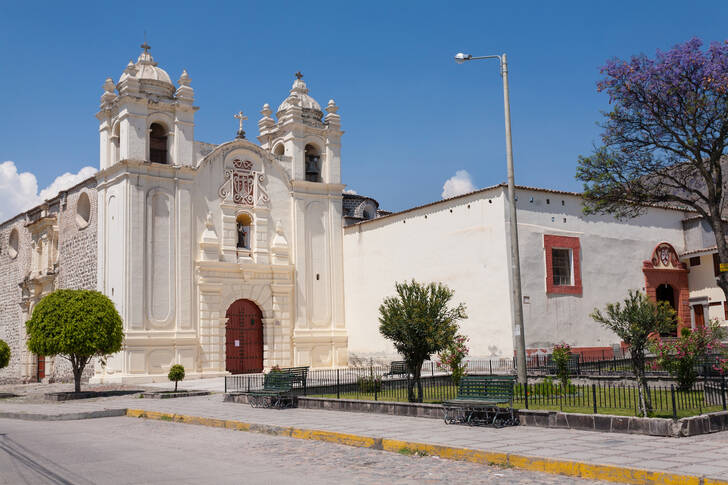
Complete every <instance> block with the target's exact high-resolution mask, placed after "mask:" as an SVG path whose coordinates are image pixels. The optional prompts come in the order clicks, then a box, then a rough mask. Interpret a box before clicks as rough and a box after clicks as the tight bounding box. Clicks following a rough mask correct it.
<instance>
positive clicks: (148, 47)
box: [139, 35, 152, 54]
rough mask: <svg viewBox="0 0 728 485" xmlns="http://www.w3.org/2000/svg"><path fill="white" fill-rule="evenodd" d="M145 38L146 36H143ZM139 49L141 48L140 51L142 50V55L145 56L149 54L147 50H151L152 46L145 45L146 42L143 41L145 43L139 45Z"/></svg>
mask: <svg viewBox="0 0 728 485" xmlns="http://www.w3.org/2000/svg"><path fill="white" fill-rule="evenodd" d="M145 37H146V35H145ZM139 47H141V48H142V49H144V53H145V54H149V49H151V48H152V46H150V45H149V44H147V41H146V40H145V41H144V43H143V44H142V45H140V46H139Z"/></svg>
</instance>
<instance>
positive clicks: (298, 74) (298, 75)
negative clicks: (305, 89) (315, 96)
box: [296, 71, 303, 79]
mask: <svg viewBox="0 0 728 485" xmlns="http://www.w3.org/2000/svg"><path fill="white" fill-rule="evenodd" d="M302 77H303V74H301V71H298V72H297V73H296V79H301V78H302Z"/></svg>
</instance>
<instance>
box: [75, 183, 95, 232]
mask: <svg viewBox="0 0 728 485" xmlns="http://www.w3.org/2000/svg"><path fill="white" fill-rule="evenodd" d="M89 222H91V201H90V200H89V198H88V194H87V193H86V192H83V193H82V194H81V195H80V196H79V197H78V201H77V202H76V224H77V225H78V227H79V228H80V229H83V228H84V227H86V226H88V223H89Z"/></svg>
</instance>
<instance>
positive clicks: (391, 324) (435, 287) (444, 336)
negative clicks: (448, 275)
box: [379, 280, 467, 402]
mask: <svg viewBox="0 0 728 485" xmlns="http://www.w3.org/2000/svg"><path fill="white" fill-rule="evenodd" d="M395 288H396V290H397V295H396V296H390V297H387V298H385V299H384V302H383V303H382V304H381V305H380V306H379V332H380V333H381V334H382V335H383V336H384V337H385V338H387V339H389V340H391V341H392V342H393V343H394V347H395V348H396V349H397V352H399V353H400V354H401V355H402V357H403V358H404V360H405V362H406V363H407V371H408V376H407V396H408V399H409V401H410V402H422V397H423V396H422V382H421V381H420V375H421V372H422V363H423V362H424V361H425V359H426V358H428V357H429V356H430V355H432V354H435V353H437V352H440V351H442V350H444V349H445V348H446V347H447V346H448V345H449V344H451V343H452V342H453V339H454V338H455V334H456V333H457V331H458V321H459V320H462V319H464V318H467V315H466V314H465V305H463V304H462V303H461V304H459V305H458V306H456V307H454V308H451V307H449V303H450V300H451V299H452V297H453V291H452V290H451V289H450V288H448V287H447V286H445V285H443V284H442V283H430V284H427V285H425V284H421V283H418V282H417V281H415V280H412V281H411V282H404V283H395ZM415 386H417V396H415V392H414V387H415Z"/></svg>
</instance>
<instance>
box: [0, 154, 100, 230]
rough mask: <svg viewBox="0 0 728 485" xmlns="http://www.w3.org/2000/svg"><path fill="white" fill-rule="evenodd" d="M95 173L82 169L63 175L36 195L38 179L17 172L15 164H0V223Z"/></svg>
mask: <svg viewBox="0 0 728 485" xmlns="http://www.w3.org/2000/svg"><path fill="white" fill-rule="evenodd" d="M95 173H96V169H95V168H93V167H83V168H82V169H81V170H79V172H78V173H75V174H72V173H64V174H63V175H61V176H59V177H56V179H55V180H54V181H53V182H52V183H51V184H50V185H49V186H48V187H46V188H45V189H43V190H41V191H40V193H38V179H36V178H35V175H34V174H32V173H30V172H18V168H17V167H16V166H15V162H11V161H6V162H3V163H0V222H3V221H6V220H7V219H9V218H11V217H13V216H15V215H16V214H18V213H19V212H23V211H26V210H28V209H30V208H31V207H33V206H35V205H38V204H40V203H41V202H43V201H44V200H46V199H50V198H52V197H54V196H55V195H56V194H58V192H59V191H61V190H65V189H68V188H70V187H73V186H74V185H76V184H77V183H79V182H81V181H83V180H85V179H87V178H88V177H90V176H92V175H93V174H95Z"/></svg>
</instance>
